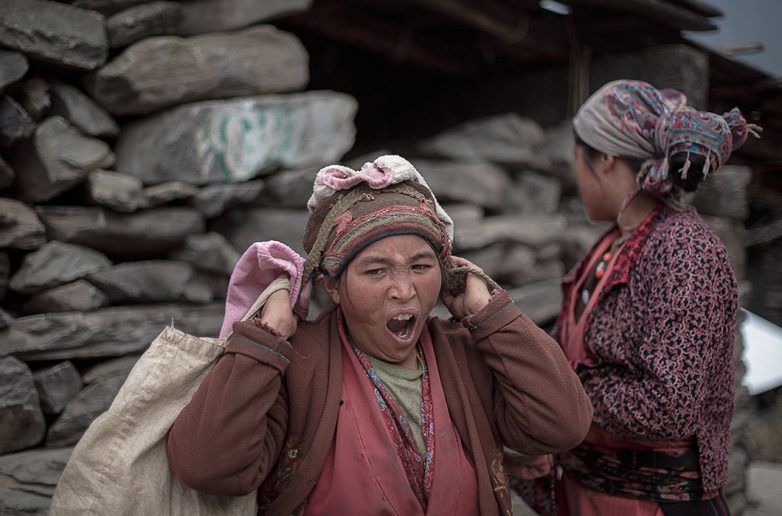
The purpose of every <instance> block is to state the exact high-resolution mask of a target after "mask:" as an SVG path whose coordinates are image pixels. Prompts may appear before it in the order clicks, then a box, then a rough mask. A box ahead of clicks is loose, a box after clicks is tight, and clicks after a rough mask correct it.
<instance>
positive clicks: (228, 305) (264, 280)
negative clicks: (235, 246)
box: [220, 240, 312, 337]
mask: <svg viewBox="0 0 782 516" xmlns="http://www.w3.org/2000/svg"><path fill="white" fill-rule="evenodd" d="M303 271H304V258H302V257H301V256H299V255H298V253H296V251H294V250H293V249H291V248H290V247H288V246H287V245H285V244H283V243H282V242H277V241H275V240H269V241H267V242H256V243H254V244H252V245H251V246H250V247H249V248H248V249H247V250H246V251H245V252H244V254H243V255H242V257H241V258H239V261H238V262H236V266H235V267H234V270H233V272H232V273H231V280H230V282H229V283H228V294H227V295H226V299H225V317H224V318H223V326H222V328H221V329H220V337H225V336H226V335H228V334H229V333H230V332H231V329H232V327H233V323H235V322H236V321H238V320H240V319H241V318H242V317H244V315H245V313H247V310H249V309H250V307H251V306H252V304H253V303H254V302H255V300H256V299H257V298H258V296H259V295H260V294H261V292H263V291H264V290H265V289H266V287H268V286H269V284H270V283H271V282H272V281H274V280H275V279H276V278H277V277H278V276H280V275H287V276H288V277H289V278H290V281H291V306H293V307H294V312H295V313H296V314H297V315H299V317H302V318H306V317H307V312H308V310H309V303H310V295H311V291H312V285H311V284H309V283H308V284H307V285H304V286H302V284H301V279H302V273H303Z"/></svg>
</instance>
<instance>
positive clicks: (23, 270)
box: [10, 241, 111, 294]
mask: <svg viewBox="0 0 782 516" xmlns="http://www.w3.org/2000/svg"><path fill="white" fill-rule="evenodd" d="M110 267H111V260H109V259H108V258H107V257H106V255H104V254H103V253H100V252H98V251H96V250H94V249H89V248H87V247H83V246H80V245H74V244H67V243H65V242H57V241H53V242H47V243H46V244H44V245H43V246H42V247H41V248H40V249H38V250H37V251H35V252H33V253H30V254H28V255H26V256H25V257H24V260H23V261H22V266H21V267H20V268H19V270H18V271H17V272H16V274H14V275H13V276H12V277H11V283H10V287H11V289H12V290H15V291H17V292H22V293H25V294H33V293H35V292H39V291H41V290H45V289H48V288H52V287H57V286H59V285H64V284H65V283H70V282H71V281H73V280H76V279H79V278H83V277H85V276H87V275H89V274H92V273H95V272H98V271H102V270H106V269H108V268H110Z"/></svg>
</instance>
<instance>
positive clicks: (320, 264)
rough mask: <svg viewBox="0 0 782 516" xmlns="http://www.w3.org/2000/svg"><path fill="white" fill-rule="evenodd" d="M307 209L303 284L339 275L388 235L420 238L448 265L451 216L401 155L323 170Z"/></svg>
mask: <svg viewBox="0 0 782 516" xmlns="http://www.w3.org/2000/svg"><path fill="white" fill-rule="evenodd" d="M307 207H308V209H309V211H310V218H309V220H308V221H307V228H306V230H305V233H304V250H305V251H307V253H308V256H307V260H306V262H305V264H304V281H305V282H306V281H307V280H308V279H309V278H311V277H312V274H313V273H314V272H316V271H322V272H324V273H326V274H328V275H329V276H331V277H334V276H336V275H339V274H340V273H341V272H342V271H343V270H344V268H345V267H346V266H347V264H348V263H350V260H352V259H353V258H354V257H355V256H356V255H357V254H358V253H359V252H361V250H363V249H364V248H366V247H367V246H368V245H370V244H372V243H373V242H376V241H378V240H380V239H382V238H385V237H388V236H394V235H418V236H420V237H422V238H424V239H425V240H426V241H428V242H429V243H430V244H431V245H432V247H433V248H434V250H435V252H437V253H438V255H439V256H440V258H442V259H443V260H444V261H445V260H447V259H448V258H449V257H450V254H451V234H452V233H451V231H450V230H449V228H450V227H452V226H453V223H452V222H451V219H450V217H448V215H447V214H446V213H445V211H444V210H443V209H442V208H441V207H440V205H439V204H438V203H437V200H436V199H435V197H434V194H433V193H432V192H431V190H430V189H429V187H428V186H427V185H426V182H425V181H424V179H423V178H422V177H421V175H420V174H419V173H418V171H417V170H416V169H415V168H414V167H413V165H412V164H410V163H409V162H408V161H407V160H405V159H403V158H401V157H399V156H381V157H380V158H378V159H376V160H375V161H374V162H372V163H366V164H365V165H364V166H363V167H362V168H361V170H360V171H356V170H352V169H349V168H347V167H342V166H336V165H335V166H330V167H325V168H323V169H321V170H320V171H319V172H318V174H317V176H316V178H315V186H314V188H313V194H312V197H311V198H310V200H309V202H308V203H307Z"/></svg>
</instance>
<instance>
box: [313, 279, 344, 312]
mask: <svg viewBox="0 0 782 516" xmlns="http://www.w3.org/2000/svg"><path fill="white" fill-rule="evenodd" d="M315 281H317V282H318V283H319V284H320V286H321V287H323V290H325V291H326V294H328V295H329V297H330V298H331V300H332V301H333V302H334V304H335V305H338V304H339V301H340V297H339V288H338V286H337V282H336V281H335V280H334V279H332V278H327V277H326V276H325V275H323V274H318V277H317V278H315Z"/></svg>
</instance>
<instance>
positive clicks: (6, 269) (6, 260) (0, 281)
mask: <svg viewBox="0 0 782 516" xmlns="http://www.w3.org/2000/svg"><path fill="white" fill-rule="evenodd" d="M10 276H11V258H10V257H9V256H8V253H6V252H3V251H0V301H2V300H3V299H4V298H5V293H6V292H7V291H8V280H9V277H10ZM0 319H2V318H0ZM0 324H1V323H0Z"/></svg>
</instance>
